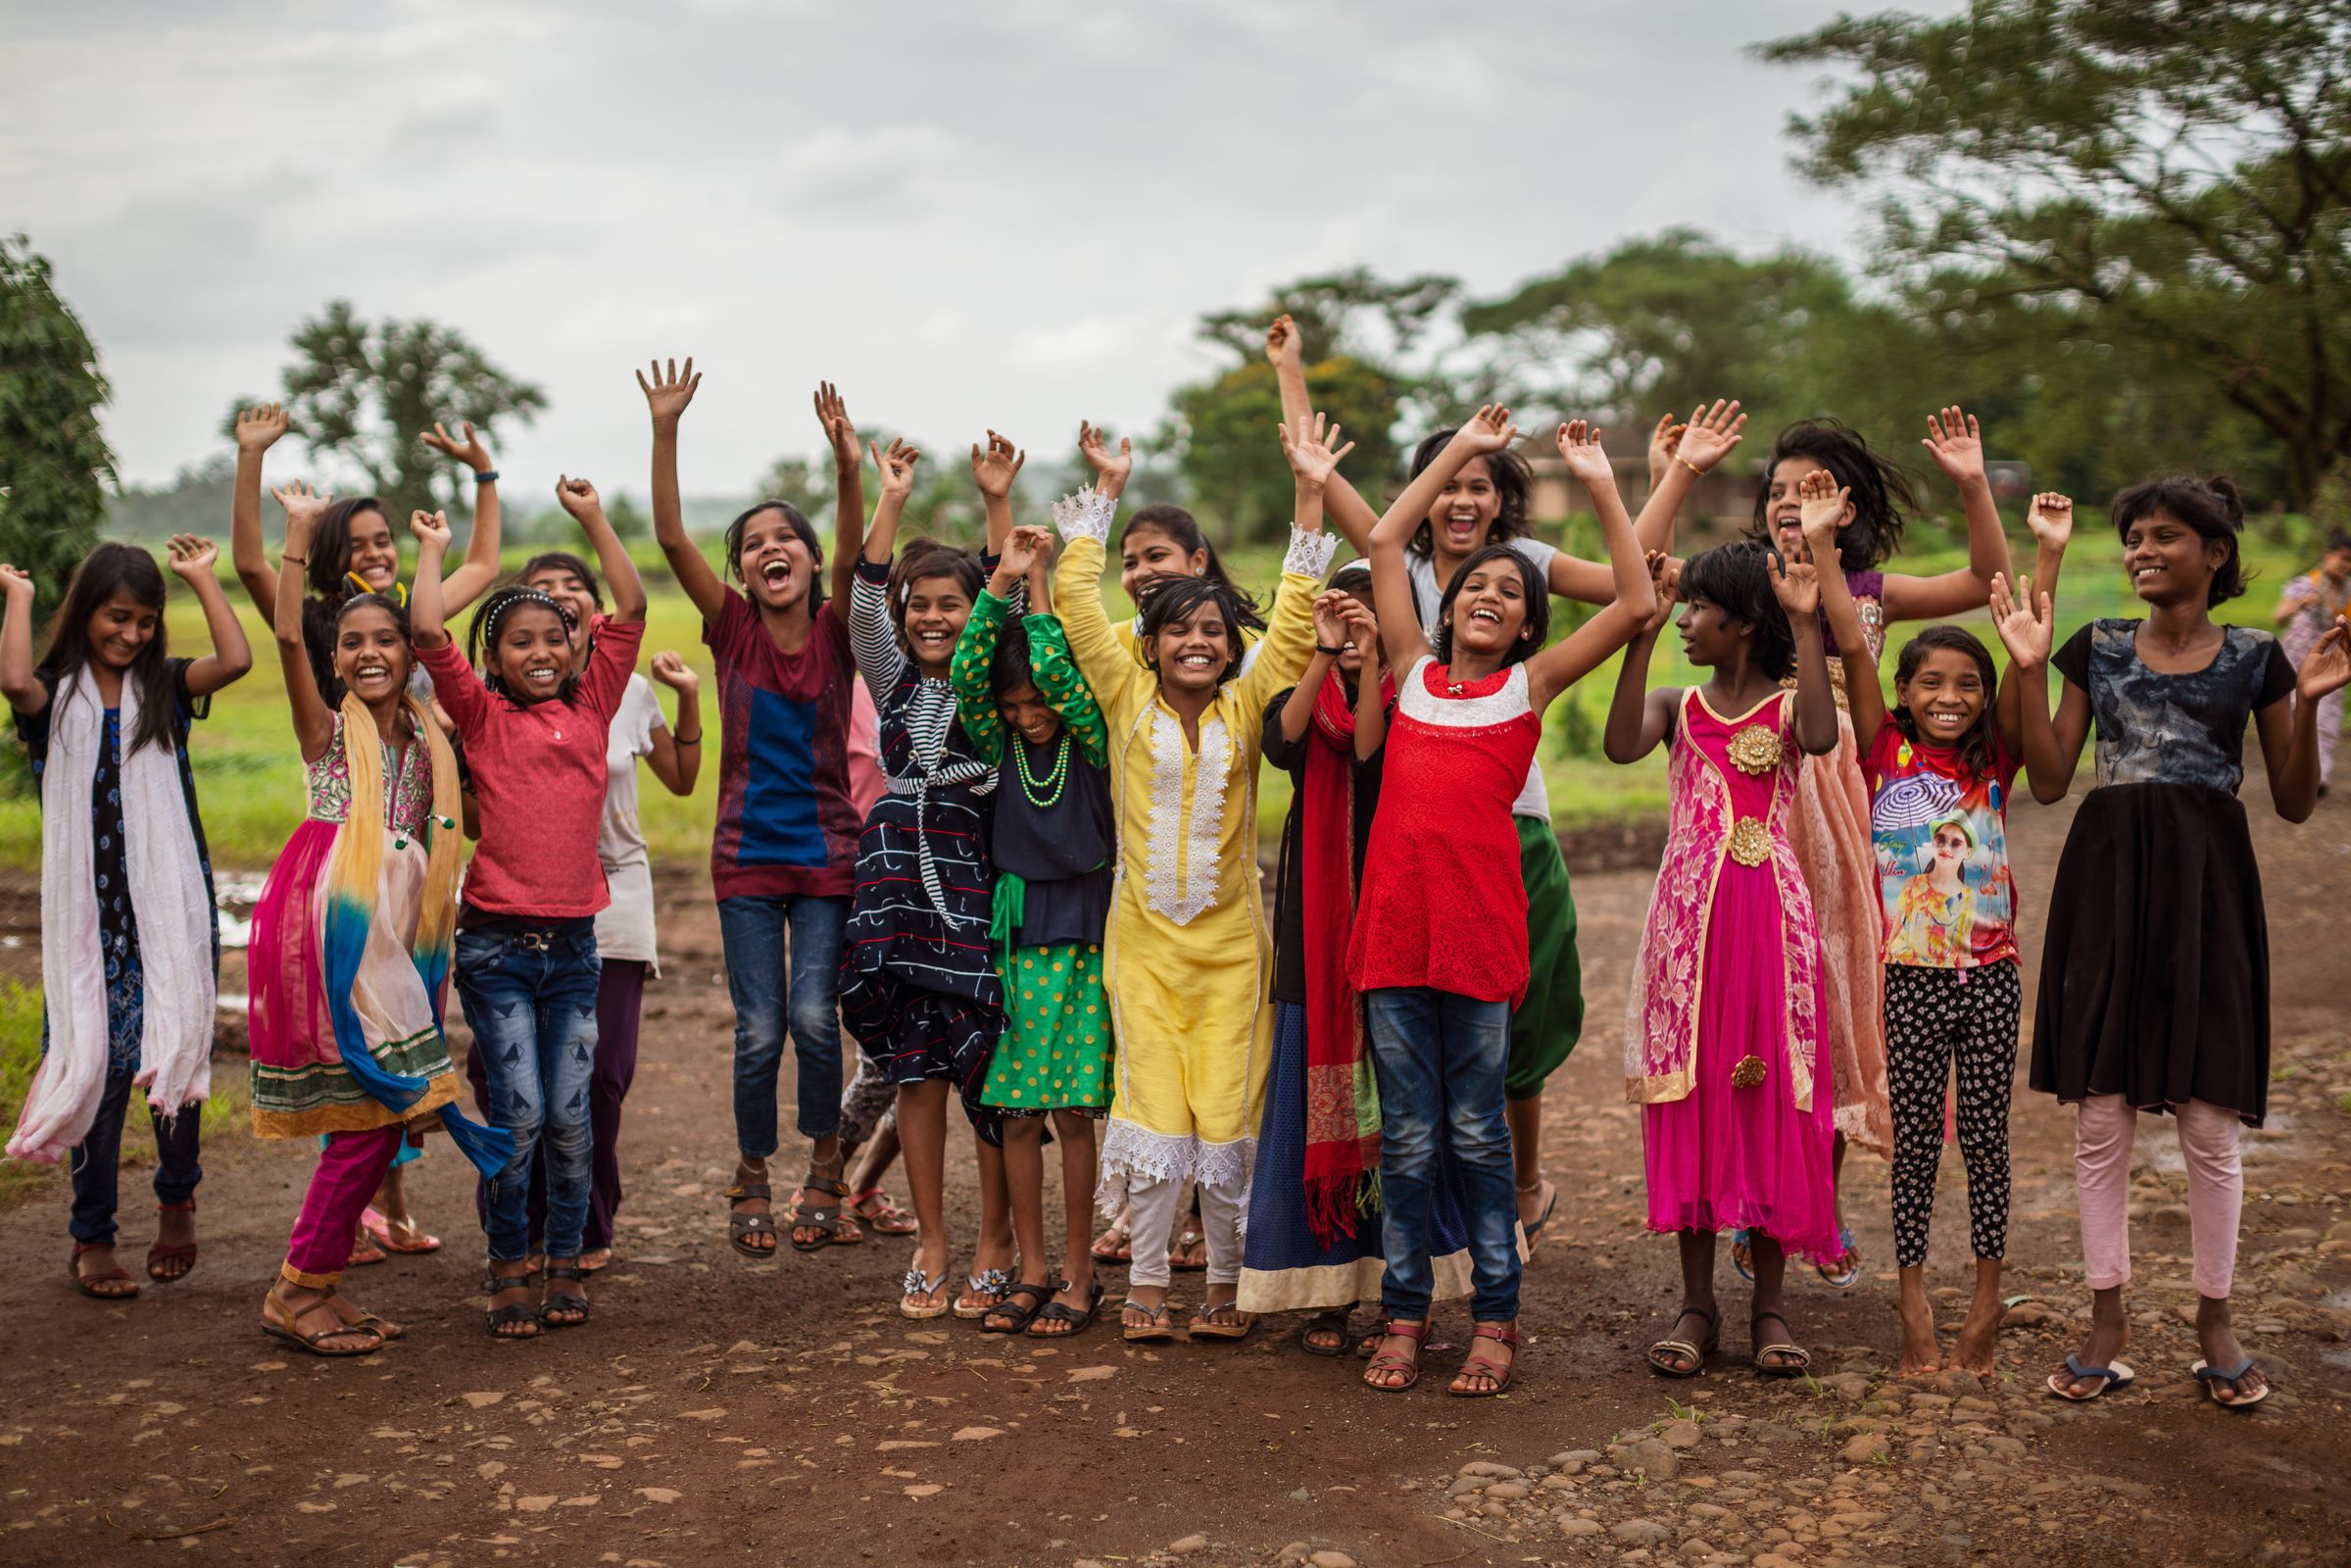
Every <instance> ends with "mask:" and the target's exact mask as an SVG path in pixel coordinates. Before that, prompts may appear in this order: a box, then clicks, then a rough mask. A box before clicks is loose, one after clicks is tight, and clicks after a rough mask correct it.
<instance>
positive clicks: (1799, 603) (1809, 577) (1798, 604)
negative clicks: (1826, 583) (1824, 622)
mask: <svg viewBox="0 0 2351 1568" xmlns="http://www.w3.org/2000/svg"><path fill="white" fill-rule="evenodd" d="M1765 566H1766V569H1767V570H1769V571H1770V572H1771V574H1772V597H1774V598H1775V599H1777V600H1779V601H1780V608H1781V609H1782V610H1784V611H1786V612H1787V613H1788V619H1790V620H1802V619H1806V618H1808V617H1810V616H1813V615H1817V614H1819V613H1820V609H1821V579H1820V573H1819V571H1818V570H1817V569H1815V568H1814V566H1813V564H1812V556H1811V552H1810V551H1805V552H1802V553H1800V554H1799V555H1797V556H1796V557H1795V559H1794V560H1792V561H1791V560H1789V559H1788V558H1787V557H1786V556H1784V555H1783V554H1782V553H1781V552H1779V551H1777V550H1775V551H1773V552H1772V554H1771V556H1770V558H1769V559H1768V560H1767V561H1766V563H1765Z"/></svg>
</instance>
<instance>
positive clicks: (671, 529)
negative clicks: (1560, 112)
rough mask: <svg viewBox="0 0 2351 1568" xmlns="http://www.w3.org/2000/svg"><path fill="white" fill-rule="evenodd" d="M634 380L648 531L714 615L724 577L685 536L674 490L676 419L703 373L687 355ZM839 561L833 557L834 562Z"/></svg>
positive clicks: (708, 616) (680, 580) (698, 605)
mask: <svg viewBox="0 0 2351 1568" xmlns="http://www.w3.org/2000/svg"><path fill="white" fill-rule="evenodd" d="M637 385H638V386H640V387H642V388H643V389H644V391H645V403H646V406H647V408H649V409H651V410H652V412H653V537H654V540H655V542H656V543H658V544H660V545H661V555H662V556H663V557H664V558H665V559H666V560H667V561H668V563H669V570H670V571H671V573H673V574H674V575H675V576H676V578H677V585H678V586H679V587H680V588H683V589H684V590H685V591H686V597H687V598H688V599H691V600H693V601H694V608H695V609H696V610H699V611H701V612H702V618H703V619H705V620H708V621H716V620H717V618H718V612H719V611H720V610H721V609H723V608H724V607H725V605H726V583H725V581H724V580H723V579H722V578H720V576H719V575H718V573H717V572H715V571H713V570H711V569H710V563H709V562H708V561H705V560H704V559H703V556H702V552H701V551H699V550H697V549H695V548H694V541H693V540H691V539H689V538H687V537H686V515H685V510H684V508H683V507H682V506H681V505H680V504H679V501H678V495H677V424H678V419H679V417H681V416H682V415H684V413H685V412H686V405H687V404H689V403H691V402H693V401H694V389H695V388H696V387H698V386H700V385H702V377H701V376H699V375H696V374H695V373H694V360H693V357H692V356H691V355H689V356H688V357H687V359H686V368H684V369H683V370H680V369H679V368H677V361H675V360H671V361H670V362H669V367H668V369H667V370H666V371H664V370H663V369H662V368H661V361H659V360H656V361H654V362H653V379H652V380H650V381H649V380H647V379H646V378H645V372H644V371H643V370H639V371H638V372H637ZM836 565H837V563H836Z"/></svg>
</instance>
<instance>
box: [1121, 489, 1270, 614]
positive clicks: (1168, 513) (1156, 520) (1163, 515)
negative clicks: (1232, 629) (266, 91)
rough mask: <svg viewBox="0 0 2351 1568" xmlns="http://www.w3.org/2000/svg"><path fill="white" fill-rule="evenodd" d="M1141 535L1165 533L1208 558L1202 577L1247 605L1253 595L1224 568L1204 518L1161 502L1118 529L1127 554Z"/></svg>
mask: <svg viewBox="0 0 2351 1568" xmlns="http://www.w3.org/2000/svg"><path fill="white" fill-rule="evenodd" d="M1139 533H1159V534H1165V535H1166V536H1167V537H1168V538H1170V539H1172V540H1174V541H1175V545H1176V548H1177V549H1178V550H1181V551H1183V552H1184V553H1185V554H1186V555H1192V554H1194V553H1195V552H1197V553H1199V554H1200V555H1202V556H1205V557H1206V558H1207V565H1206V567H1205V569H1204V570H1203V571H1202V573H1201V575H1203V576H1205V577H1207V578H1209V579H1210V580H1212V581H1215V582H1220V583H1223V584H1224V585H1225V586H1226V587H1227V588H1230V589H1232V590H1233V591H1234V592H1235V593H1236V594H1240V596H1241V599H1242V600H1243V601H1244V602H1247V600H1248V598H1249V596H1248V595H1247V594H1242V593H1241V589H1240V586H1239V585H1238V584H1236V583H1235V582H1234V581H1233V577H1232V574H1231V573H1230V572H1228V571H1226V570H1225V569H1224V562H1223V560H1222V559H1221V558H1219V557H1218V555H1217V554H1216V546H1215V545H1213V544H1211V543H1210V542H1209V540H1208V536H1207V534H1205V533H1203V532H1202V531H1201V530H1200V519H1199V518H1198V517H1195V516H1194V515H1192V514H1191V513H1189V512H1186V511H1185V510H1184V509H1183V508H1182V507H1176V506H1170V505H1168V504H1167V503H1166V502H1164V501H1160V502H1155V503H1153V504H1152V505H1151V506H1148V507H1145V508H1143V509H1142V510H1140V511H1139V512H1137V513H1136V514H1135V515H1133V516H1131V517H1129V518H1127V520H1126V526H1125V527H1123V528H1121V529H1119V530H1118V547H1119V549H1120V550H1122V551H1123V550H1124V549H1125V548H1126V542H1127V541H1128V540H1129V539H1131V538H1133V537H1134V536H1135V535H1136V534H1139ZM1135 608H1136V609H1138V610H1140V609H1142V608H1143V599H1142V596H1141V595H1140V594H1138V595H1137V596H1136V599H1135ZM1250 613H1251V614H1254V613H1255V607H1254V606H1253V605H1252V606H1251V607H1250ZM1245 624H1249V625H1254V626H1256V627H1257V628H1258V629H1259V630H1263V629H1264V626H1265V623H1264V622H1263V621H1261V620H1257V621H1250V622H1246V623H1245Z"/></svg>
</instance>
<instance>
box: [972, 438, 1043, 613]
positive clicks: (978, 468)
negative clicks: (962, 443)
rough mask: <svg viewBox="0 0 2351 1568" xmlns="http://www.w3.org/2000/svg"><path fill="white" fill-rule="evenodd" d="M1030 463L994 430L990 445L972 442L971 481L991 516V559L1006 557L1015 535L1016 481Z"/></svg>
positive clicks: (1025, 456)
mask: <svg viewBox="0 0 2351 1568" xmlns="http://www.w3.org/2000/svg"><path fill="white" fill-rule="evenodd" d="M1028 461H1029V455H1028V454H1027V453H1025V452H1016V451H1014V450H1013V448H1012V443H1011V440H1010V438H1008V437H1005V436H1001V435H998V434H997V433H996V432H995V431H994V430H991V431H989V432H988V444H987V445H986V446H984V447H983V446H981V445H980V444H979V443H978V442H976V441H975V442H973V443H972V447H971V482H972V483H974V484H976V485H978V486H979V491H980V506H981V508H982V509H983V510H984V511H985V512H986V514H987V517H988V554H989V555H991V556H1001V555H1003V554H1004V540H1005V538H1006V537H1007V536H1008V535H1010V533H1011V532H1012V481H1013V480H1014V479H1015V478H1017V477H1018V476H1019V474H1020V468H1021V465H1022V464H1025V463H1027V462H1028ZM1015 580H1016V581H1017V580H1018V579H1015Z"/></svg>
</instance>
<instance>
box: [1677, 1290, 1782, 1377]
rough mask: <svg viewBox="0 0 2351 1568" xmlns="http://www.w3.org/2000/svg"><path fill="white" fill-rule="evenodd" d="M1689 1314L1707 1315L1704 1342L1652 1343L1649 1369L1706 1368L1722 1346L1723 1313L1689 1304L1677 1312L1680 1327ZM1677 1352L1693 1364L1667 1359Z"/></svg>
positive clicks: (1693, 1371) (1684, 1371)
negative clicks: (1678, 1363)
mask: <svg viewBox="0 0 2351 1568" xmlns="http://www.w3.org/2000/svg"><path fill="white" fill-rule="evenodd" d="M1686 1317H1702V1318H1704V1319H1705V1320H1706V1338H1705V1340H1704V1342H1703V1343H1701V1344H1697V1345H1692V1344H1691V1343H1690V1341H1688V1340H1659V1341H1658V1342H1657V1343H1656V1344H1655V1345H1652V1346H1650V1347H1649V1370H1650V1371H1652V1372H1654V1373H1656V1374H1657V1375H1658V1376H1659V1377H1664V1378H1694V1377H1697V1376H1699V1375H1700V1374H1701V1373H1703V1372H1704V1371H1705V1370H1706V1357H1708V1356H1709V1355H1712V1354H1713V1353H1714V1352H1715V1351H1716V1350H1719V1349H1721V1348H1722V1343H1723V1314H1722V1309H1721V1308H1719V1307H1712V1306H1686V1307H1684V1308H1682V1310H1681V1311H1679V1312H1677V1313H1675V1314H1674V1326H1675V1327H1676V1328H1679V1327H1681V1325H1682V1320H1683V1319H1684V1318H1686ZM1783 1321H1785V1319H1783ZM1677 1352H1679V1353H1680V1354H1681V1355H1686V1356H1688V1357H1690V1365H1688V1366H1680V1365H1677V1364H1675V1363H1674V1362H1673V1361H1670V1360H1669V1359H1668V1357H1669V1356H1672V1355H1674V1354H1676V1353H1677Z"/></svg>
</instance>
